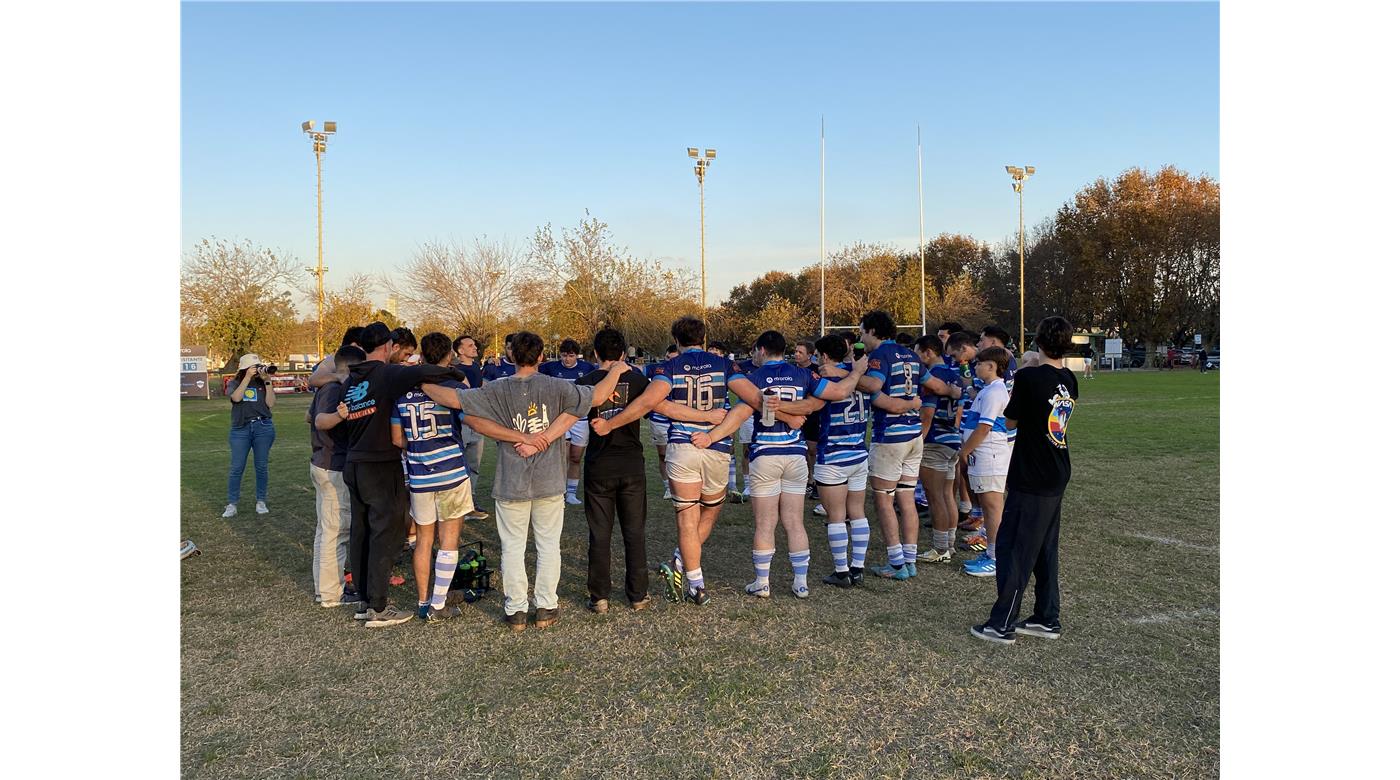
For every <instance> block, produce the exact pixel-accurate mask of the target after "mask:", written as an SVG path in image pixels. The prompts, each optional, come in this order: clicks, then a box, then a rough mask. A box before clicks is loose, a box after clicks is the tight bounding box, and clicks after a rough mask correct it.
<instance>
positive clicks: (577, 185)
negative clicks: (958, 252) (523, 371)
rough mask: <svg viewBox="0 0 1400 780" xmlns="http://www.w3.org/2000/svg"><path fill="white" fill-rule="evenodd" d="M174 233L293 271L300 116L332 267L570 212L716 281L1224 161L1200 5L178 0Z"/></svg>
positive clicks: (311, 235) (570, 218)
mask: <svg viewBox="0 0 1400 780" xmlns="http://www.w3.org/2000/svg"><path fill="white" fill-rule="evenodd" d="M181 49H182V54H181V60H182V61H181V70H182V72H181V98H182V103H181V117H182V118H181V122H182V144H181V145H182V149H181V177H182V186H183V190H182V193H183V195H182V197H183V215H182V228H183V238H182V240H183V245H184V246H186V247H188V246H190V245H191V244H192V243H194V242H195V241H197V240H199V239H200V238H203V237H208V236H218V237H225V238H247V239H251V240H252V241H254V242H256V243H259V244H262V245H265V246H270V247H276V248H281V249H285V250H288V251H290V252H292V253H293V254H294V255H296V256H297V258H298V259H299V260H300V261H302V264H304V265H305V264H313V265H314V263H315V257H316V236H315V164H314V158H313V156H312V154H311V151H310V144H309V142H308V141H307V139H306V138H305V136H303V135H302V134H301V132H300V127H299V125H300V123H301V122H302V121H303V120H305V119H316V120H324V119H333V120H336V121H337V122H339V123H340V132H339V133H338V134H337V135H336V136H335V137H333V138H332V139H331V142H330V150H329V152H328V154H327V156H326V175H325V187H326V214H325V236H326V264H327V266H328V267H329V268H330V269H331V271H330V273H329V274H328V276H327V284H328V285H330V286H335V285H336V284H337V283H338V280H342V279H344V278H345V275H347V274H349V273H353V272H371V273H377V272H380V271H391V270H392V269H393V268H394V267H396V266H398V265H400V264H402V263H403V262H405V261H406V260H407V259H408V258H409V257H410V256H411V255H412V253H413V250H414V248H415V247H416V246H417V245H418V244H419V243H420V242H422V241H426V240H433V239H452V238H459V239H464V240H465V239H470V238H471V237H473V236H477V235H486V236H490V237H493V238H507V239H511V240H513V241H515V242H517V243H519V244H521V245H523V244H524V242H525V240H526V239H527V238H528V237H529V236H530V235H531V234H532V233H533V232H534V229H535V227H537V226H540V225H543V224H545V223H546V222H552V223H553V224H554V225H555V226H560V225H573V224H575V223H577V222H578V220H579V219H580V218H581V217H583V215H584V210H585V209H588V210H589V211H590V212H591V213H592V214H593V215H595V216H597V217H599V218H600V219H602V220H604V221H606V222H608V223H609V224H610V226H611V227H612V229H613V230H614V233H615V237H616V239H617V240H618V242H619V243H621V244H623V245H625V246H627V247H628V248H629V249H630V250H631V252H632V253H633V254H634V255H636V256H639V257H648V258H656V259H660V260H663V261H665V262H669V263H674V264H687V265H691V266H698V262H699V235H698V202H697V200H698V199H697V191H696V183H695V177H694V174H693V173H691V169H690V163H689V161H688V159H687V158H686V156H685V148H686V147H687V146H701V147H705V146H708V147H712V148H714V149H717V150H718V158H717V159H716V161H715V164H714V167H713V168H712V169H711V172H710V174H709V176H708V177H707V178H706V183H705V210H706V225H707V233H706V259H707V266H708V273H709V277H710V283H709V298H710V300H711V302H712V303H714V302H717V301H719V300H721V299H723V298H724V297H725V295H726V294H727V292H728V290H729V288H730V287H731V286H733V285H735V284H738V283H742V282H745V281H747V280H749V279H751V278H753V277H754V276H757V275H758V274H760V273H762V272H764V271H767V270H769V269H773V268H778V269H785V270H795V269H797V268H800V267H801V266H803V265H806V264H809V263H812V262H815V261H816V260H817V258H818V163H819V135H818V131H819V123H820V121H821V117H822V116H823V115H825V117H826V174H827V179H826V183H827V184H826V245H827V250H828V252H829V253H830V252H832V251H834V250H836V249H837V248H839V247H840V246H842V245H845V244H848V243H851V242H854V241H868V242H874V241H878V242H887V243H892V244H895V245H896V246H899V247H902V248H910V249H912V248H914V247H915V246H916V245H917V241H918V229H919V222H918V220H919V215H918V187H917V179H916V167H915V165H916V157H915V127H916V125H922V129H923V159H924V162H923V165H924V220H925V233H926V235H927V236H929V237H932V236H934V235H937V234H938V233H940V232H944V231H952V232H961V233H968V234H971V235H973V236H975V237H977V238H979V239H982V240H986V241H990V242H996V241H999V240H1001V239H1004V238H1008V237H1010V236H1011V235H1013V234H1014V232H1015V227H1016V200H1015V195H1014V193H1012V191H1011V187H1010V185H1009V178H1008V177H1007V175H1006V173H1005V171H1004V170H1003V166H1004V165H1006V164H1008V163H1014V164H1031V165H1035V166H1036V168H1037V173H1036V175H1035V176H1034V178H1032V179H1031V181H1030V182H1029V183H1028V184H1027V186H1026V220H1027V223H1028V224H1030V223H1033V222H1036V221H1039V220H1040V219H1042V218H1044V217H1045V216H1047V215H1050V214H1052V213H1053V212H1054V210H1055V209H1056V208H1057V207H1058V206H1059V205H1060V204H1061V203H1063V202H1064V201H1065V200H1067V199H1068V198H1070V197H1071V196H1072V195H1073V193H1074V192H1075V190H1076V189H1078V188H1079V187H1081V186H1083V185H1084V184H1086V183H1088V182H1090V181H1092V180H1093V179H1094V178H1096V177H1098V176H1112V175H1114V174H1116V173H1118V172H1119V171H1121V170H1123V169H1124V168H1127V167H1130V166H1134V165H1137V166H1143V167H1146V168H1149V169H1155V168H1157V167H1160V166H1161V165H1164V164H1167V163H1171V164H1175V165H1177V166H1178V167H1181V168H1183V169H1185V170H1187V171H1190V172H1192V173H1207V174H1210V175H1212V176H1216V177H1218V176H1219V160H1220V158H1219V8H1218V6H1217V5H1215V4H1210V3H1177V4H1148V3H1124V4H1109V3H1085V4H1059V3H1030V4H1010V3H1007V4H993V3H979V4H952V3H930V4H915V3H896V4H878V5H876V4H797V3H779V4H741V3H726V4H708V5H707V4H688V3H687V4H680V3H658V4H641V3H620V4H543V3H540V4H535V3H521V4H447V3H428V4H378V3H375V4H368V3H355V4H329V3H302V4H284V3H243V4H223V3H219V4H215V3H185V4H183V5H182V41H181Z"/></svg>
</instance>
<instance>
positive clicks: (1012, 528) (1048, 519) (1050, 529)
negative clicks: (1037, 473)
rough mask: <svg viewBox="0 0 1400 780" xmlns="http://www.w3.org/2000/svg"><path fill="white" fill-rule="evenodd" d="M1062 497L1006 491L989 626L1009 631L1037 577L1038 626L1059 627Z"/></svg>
mask: <svg viewBox="0 0 1400 780" xmlns="http://www.w3.org/2000/svg"><path fill="white" fill-rule="evenodd" d="M1063 499H1064V495H1063V494H1061V495H1058V496H1037V495H1033V494H1030V493H1020V492H1017V491H1015V490H1008V491H1007V492H1006V507H1005V508H1004V509H1003V510H1002V513H1001V528H1000V529H999V530H998V531H997V601H996V603H995V604H993V605H992V616H991V617H990V618H988V619H987V624H988V625H990V626H992V627H993V628H996V629H998V630H1000V631H1007V630H1010V628H1011V626H1013V625H1014V624H1015V623H1016V617H1017V616H1018V615H1019V614H1020V612H1021V597H1022V596H1024V595H1025V593H1026V585H1027V584H1029V583H1030V578H1031V575H1032V574H1034V575H1035V609H1034V610H1033V611H1032V612H1031V620H1032V621H1033V622H1035V623H1041V624H1044V625H1051V626H1057V625H1059V624H1060V502H1061V501H1062V500H1063Z"/></svg>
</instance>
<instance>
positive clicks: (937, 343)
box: [914, 333, 943, 354]
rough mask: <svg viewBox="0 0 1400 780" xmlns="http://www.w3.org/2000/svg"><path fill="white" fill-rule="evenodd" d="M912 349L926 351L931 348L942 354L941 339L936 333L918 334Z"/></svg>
mask: <svg viewBox="0 0 1400 780" xmlns="http://www.w3.org/2000/svg"><path fill="white" fill-rule="evenodd" d="M914 349H916V350H918V351H919V352H928V351H929V350H933V351H934V352H936V353H939V354H942V352H943V340H942V339H940V338H938V334H937V333H925V334H924V335H922V336H920V337H919V338H918V340H917V341H915V342H914Z"/></svg>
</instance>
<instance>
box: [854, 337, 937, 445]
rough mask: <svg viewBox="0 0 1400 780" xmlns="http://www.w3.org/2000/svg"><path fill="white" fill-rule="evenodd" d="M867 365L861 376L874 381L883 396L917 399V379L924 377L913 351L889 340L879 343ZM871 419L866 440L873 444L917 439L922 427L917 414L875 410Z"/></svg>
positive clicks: (921, 367) (917, 357) (922, 369)
mask: <svg viewBox="0 0 1400 780" xmlns="http://www.w3.org/2000/svg"><path fill="white" fill-rule="evenodd" d="M868 366H869V367H868V368H867V369H866V371H865V375H866V376H870V377H874V378H876V379H878V380H879V381H880V383H881V388H880V389H881V391H883V392H884V394H885V395H888V396H890V397H891V398H918V397H919V378H920V377H922V376H923V374H924V364H923V363H920V362H919V356H918V355H915V354H914V351H913V350H911V349H909V348H908V347H901V346H900V345H898V344H896V343H895V342H893V341H883V342H881V343H880V346H878V347H876V348H875V351H874V352H871V353H870V360H869V363H868ZM873 417H874V418H875V426H874V431H873V432H872V434H871V437H870V441H871V442H872V443H875V444H898V443H900V442H906V441H909V440H910V439H917V438H919V433H920V432H921V430H922V428H923V426H922V425H920V424H919V414H918V412H917V411H914V412H909V413H906V414H892V413H890V412H887V411H885V410H884V409H880V408H878V407H877V408H876V409H875V410H874V415H873Z"/></svg>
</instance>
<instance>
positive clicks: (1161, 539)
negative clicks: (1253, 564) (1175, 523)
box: [1128, 533, 1220, 552]
mask: <svg viewBox="0 0 1400 780" xmlns="http://www.w3.org/2000/svg"><path fill="white" fill-rule="evenodd" d="M1128 536H1132V537H1134V538H1137V539H1146V540H1147V541H1149V542H1157V543H1158V544H1170V545H1172V546H1173V547H1185V548H1186V549H1188V550H1204V551H1205V552H1219V551H1220V548H1218V547H1212V546H1210V545H1206V544H1193V543H1191V542H1183V541H1181V540H1180V539H1172V538H1171V537H1168V536H1153V535H1152V534H1138V533H1132V534H1128Z"/></svg>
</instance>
